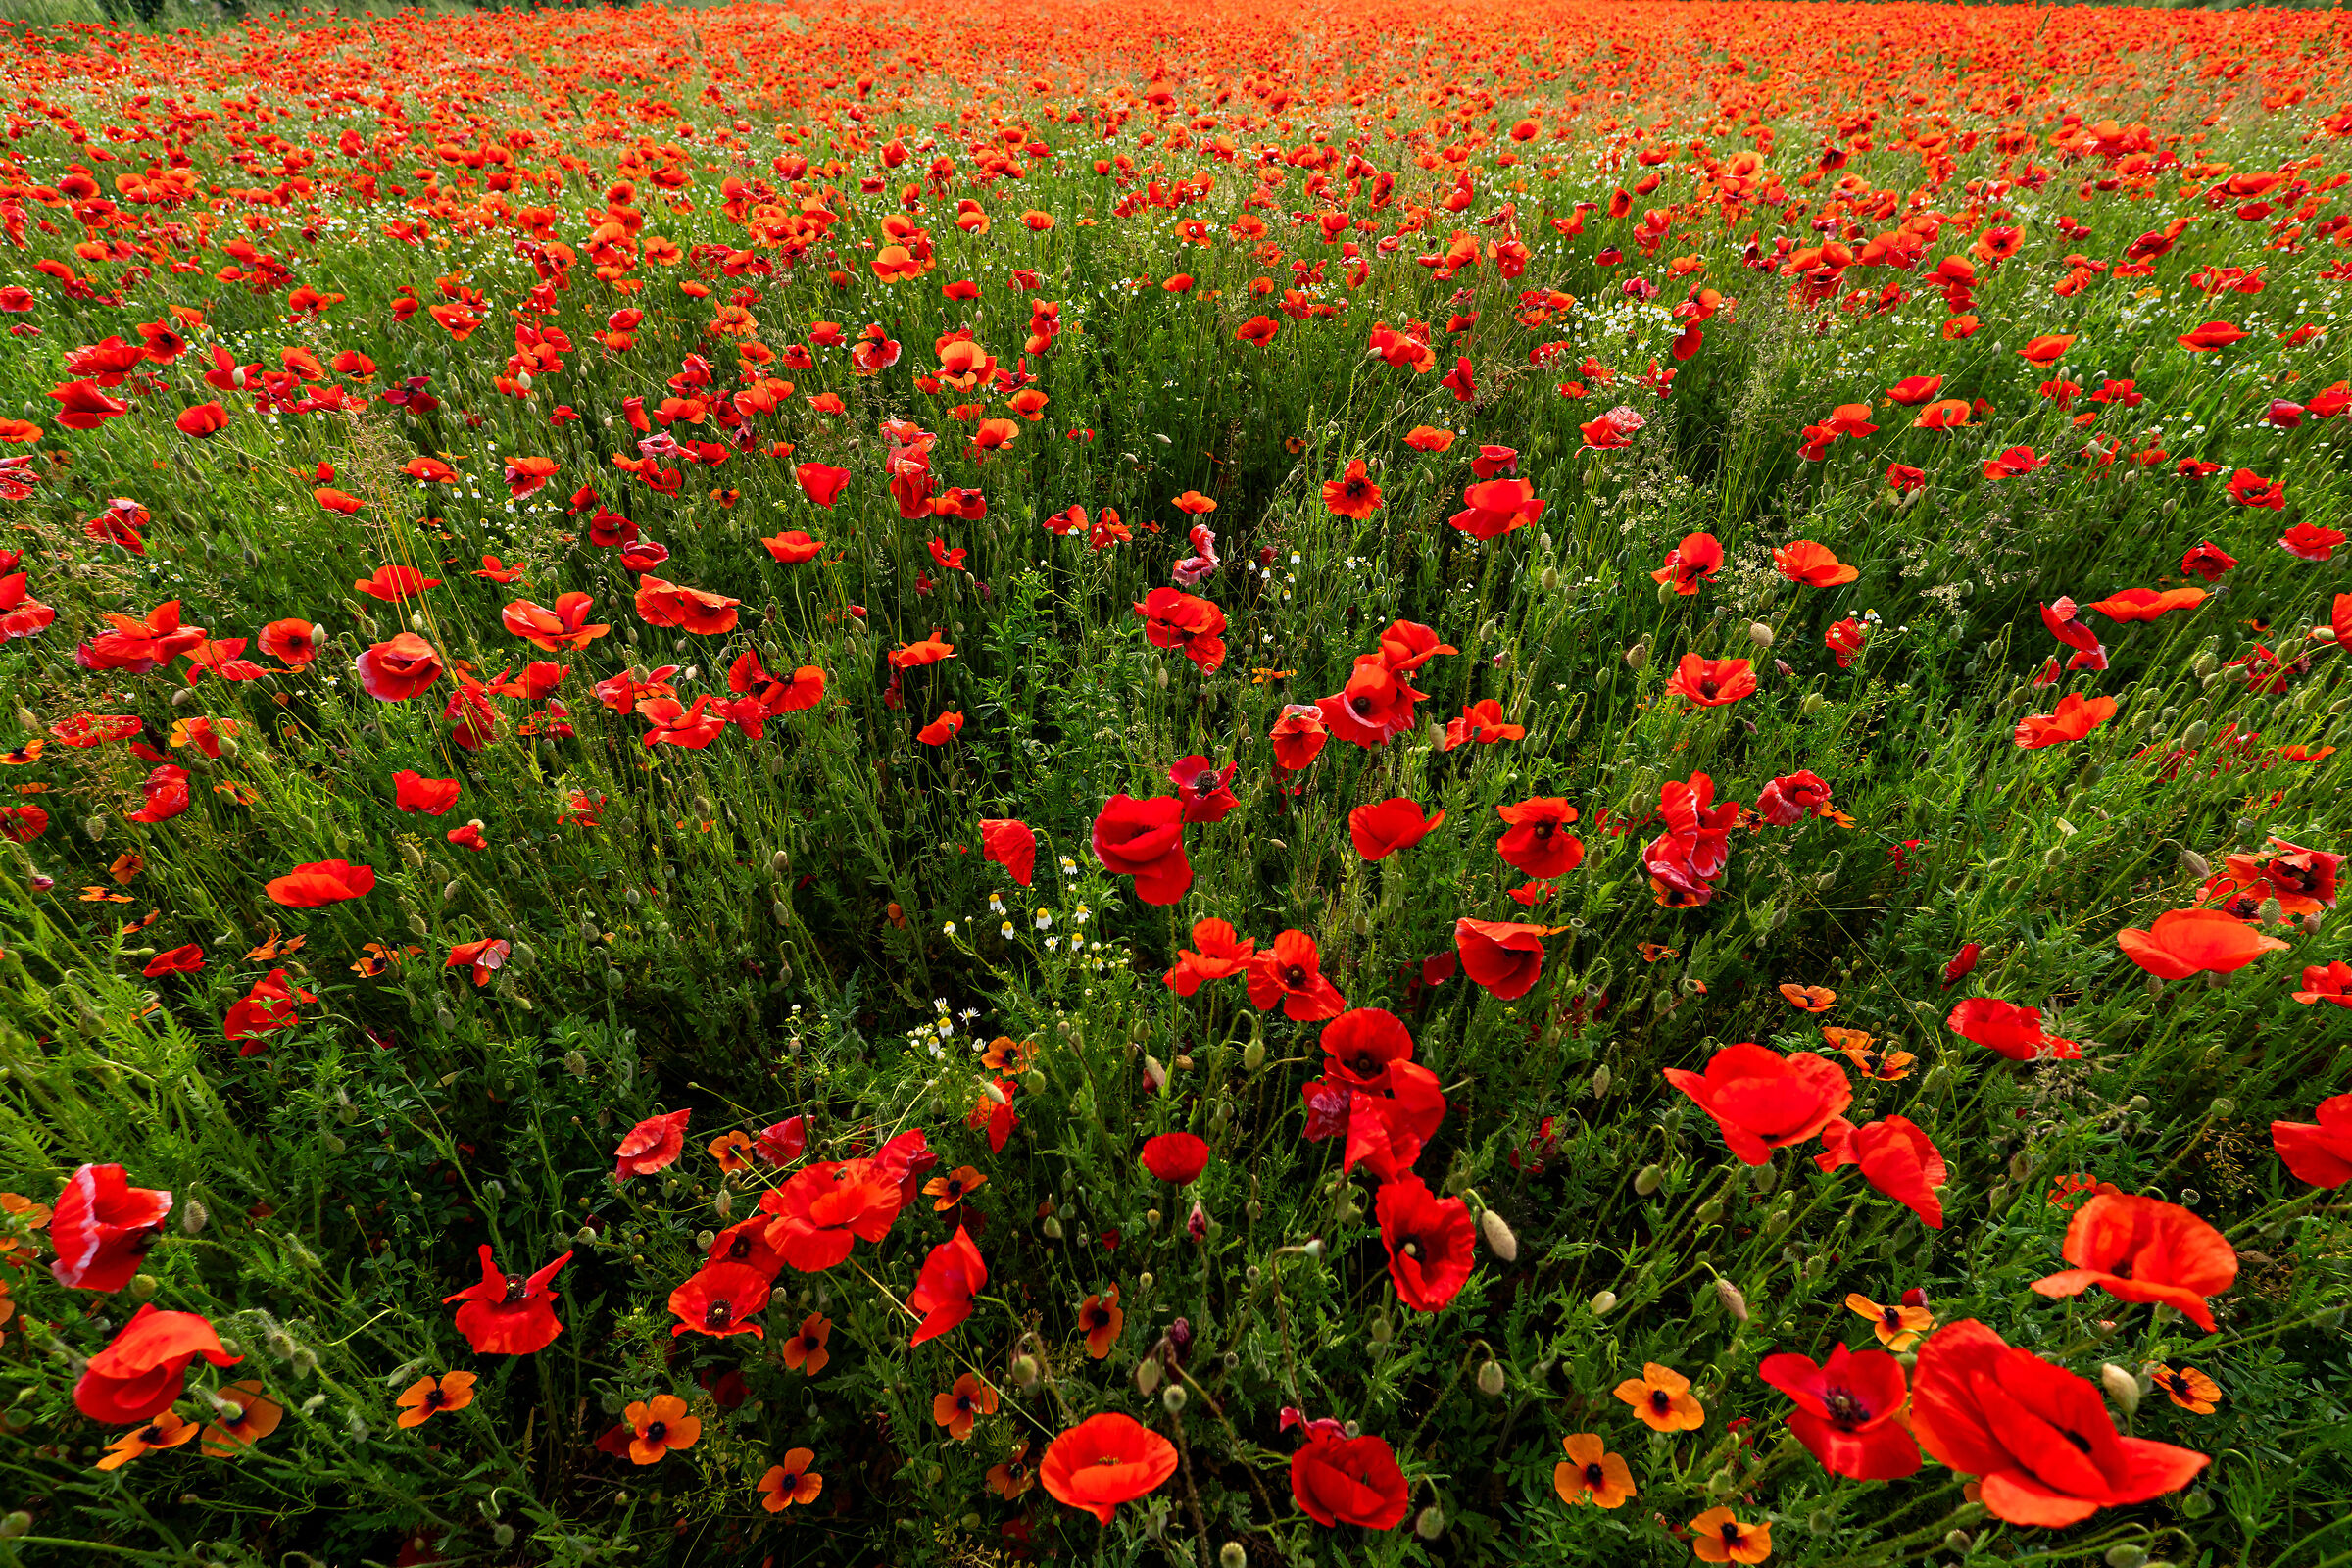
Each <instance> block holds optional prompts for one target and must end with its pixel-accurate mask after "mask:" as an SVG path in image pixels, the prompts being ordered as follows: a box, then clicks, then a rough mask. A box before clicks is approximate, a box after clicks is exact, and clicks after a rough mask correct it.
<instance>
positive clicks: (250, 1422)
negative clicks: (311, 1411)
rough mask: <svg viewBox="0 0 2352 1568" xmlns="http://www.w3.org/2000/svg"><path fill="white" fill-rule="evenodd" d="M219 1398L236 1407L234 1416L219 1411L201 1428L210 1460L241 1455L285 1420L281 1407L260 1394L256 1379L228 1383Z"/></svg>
mask: <svg viewBox="0 0 2352 1568" xmlns="http://www.w3.org/2000/svg"><path fill="white" fill-rule="evenodd" d="M221 1398H223V1399H226V1400H227V1401H228V1402H229V1403H231V1404H233V1405H235V1406H236V1407H237V1413H236V1414H234V1415H230V1414H228V1413H227V1412H226V1411H222V1412H221V1414H219V1415H216V1416H215V1417H214V1418H213V1421H212V1424H211V1425H210V1426H207V1427H206V1428H205V1429H204V1445H203V1447H204V1451H205V1453H206V1454H207V1455H208V1456H210V1457H212V1458H215V1459H226V1458H229V1457H231V1456H232V1455H234V1454H237V1453H239V1452H242V1451H243V1450H244V1449H245V1448H246V1447H247V1446H250V1445H252V1444H256V1443H259V1442H261V1441H262V1439H264V1438H266V1437H268V1436H269V1435H270V1433H272V1432H275V1431H276V1430H277V1424H278V1422H280V1421H282V1420H284V1419H285V1415H286V1412H285V1410H284V1408H283V1407H282V1406H280V1405H279V1404H278V1403H277V1401H276V1400H274V1399H271V1398H269V1397H265V1396H264V1395H263V1393H262V1385H261V1383H260V1382H259V1381H258V1380H256V1379H252V1378H248V1379H246V1380H245V1381H244V1382H242V1383H231V1384H230V1385H229V1386H228V1387H227V1388H225V1389H222V1390H221Z"/></svg>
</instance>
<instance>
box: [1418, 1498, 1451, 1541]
mask: <svg viewBox="0 0 2352 1568" xmlns="http://www.w3.org/2000/svg"><path fill="white" fill-rule="evenodd" d="M1445 1533H1446V1510H1445V1509H1443V1508H1441V1507H1439V1506H1438V1505H1437V1504H1436V1503H1434V1502H1433V1503H1431V1504H1430V1505H1429V1506H1428V1507H1426V1508H1424V1509H1422V1510H1421V1511H1420V1512H1419V1513H1417V1514H1415V1515H1414V1516H1413V1534H1414V1535H1416V1536H1419V1537H1420V1538H1421V1539H1422V1540H1423V1541H1435V1540H1437V1539H1438V1538H1439V1537H1440V1536H1442V1535H1444V1534H1445Z"/></svg>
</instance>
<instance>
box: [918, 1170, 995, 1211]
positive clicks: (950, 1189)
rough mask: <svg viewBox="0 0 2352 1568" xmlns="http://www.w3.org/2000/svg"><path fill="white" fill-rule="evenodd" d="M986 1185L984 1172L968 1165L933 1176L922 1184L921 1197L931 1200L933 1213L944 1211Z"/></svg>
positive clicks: (986, 1180)
mask: <svg viewBox="0 0 2352 1568" xmlns="http://www.w3.org/2000/svg"><path fill="white" fill-rule="evenodd" d="M987 1185H988V1177H987V1175H986V1174H985V1173H984V1172H982V1171H979V1170H976V1169H974V1168H973V1167H971V1166H969V1165H958V1166H956V1168H955V1169H954V1170H952V1171H950V1172H948V1174H946V1175H945V1176H934V1177H932V1178H931V1179H930V1180H929V1181H927V1182H925V1183H923V1196H924V1197H925V1198H928V1199H930V1200H931V1207H932V1209H933V1210H934V1211H945V1210H947V1209H951V1208H954V1207H955V1206H956V1204H957V1203H960V1202H962V1201H964V1200H965V1199H966V1198H969V1197H970V1196H971V1195H972V1194H974V1193H976V1192H978V1191H979V1190H980V1189H981V1188H983V1187H986V1186H987Z"/></svg>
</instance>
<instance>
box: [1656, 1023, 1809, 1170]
mask: <svg viewBox="0 0 2352 1568" xmlns="http://www.w3.org/2000/svg"><path fill="white" fill-rule="evenodd" d="M1665 1073H1666V1081H1667V1082H1668V1083H1670V1084H1672V1085H1673V1086H1674V1087H1675V1088H1677V1089H1680V1090H1681V1091H1682V1092H1683V1093H1684V1094H1686V1095H1689V1096H1690V1097H1691V1099H1692V1100H1693V1101H1695V1102H1697V1103H1698V1108H1699V1109H1701V1110H1703V1111H1705V1112H1706V1113H1707V1114H1708V1115H1709V1116H1712V1117H1713V1118H1714V1119H1715V1125H1716V1126H1718V1127H1720V1128H1722V1129H1723V1141H1724V1143H1725V1144H1726V1145H1727V1146H1729V1148H1730V1149H1731V1152H1733V1153H1734V1154H1736V1155H1738V1156H1739V1158H1740V1160H1741V1161H1742V1162H1744V1163H1746V1164H1749V1165H1761V1164H1763V1163H1764V1162H1765V1161H1766V1160H1768V1159H1770V1158H1771V1157H1772V1152H1773V1151H1774V1150H1776V1149H1788V1148H1790V1147H1792V1146H1794V1145H1797V1144H1801V1143H1803V1142H1805V1141H1806V1140H1807V1139H1809V1138H1811V1137H1813V1136H1814V1135H1815V1134H1817V1133H1819V1132H1820V1131H1821V1130H1822V1129H1823V1128H1824V1127H1827V1126H1828V1125H1829V1124H1830V1121H1831V1119H1832V1118H1833V1117H1836V1116H1838V1115H1839V1114H1841V1113H1842V1112H1843V1111H1844V1110H1845V1107H1846V1106H1847V1105H1849V1104H1851V1103H1853V1099H1854V1086H1853V1085H1852V1083H1850V1082H1849V1081H1847V1079H1846V1076H1845V1072H1844V1069H1842V1068H1840V1067H1838V1065H1837V1064H1836V1063H1835V1062H1832V1061H1829V1060H1827V1059H1825V1058H1824V1057H1821V1056H1816V1055H1814V1054H1812V1053H1811V1052H1804V1051H1800V1052H1798V1053H1796V1054H1793V1055H1789V1056H1783V1055H1781V1054H1779V1053H1778V1052H1774V1051H1768V1050H1766V1049H1765V1048H1764V1047H1762V1046H1758V1045H1752V1044H1748V1043H1746V1042H1742V1043H1741V1044H1740V1045H1736V1046H1726V1047H1725V1048H1724V1049H1723V1050H1721V1051H1718V1052H1717V1053H1715V1054H1714V1055H1713V1056H1711V1057H1709V1058H1708V1059H1707V1068H1706V1071H1705V1072H1704V1073H1703V1074H1702V1073H1695V1072H1689V1071H1686V1070H1684V1069H1683V1068H1680V1067H1669V1068H1667V1069H1665Z"/></svg>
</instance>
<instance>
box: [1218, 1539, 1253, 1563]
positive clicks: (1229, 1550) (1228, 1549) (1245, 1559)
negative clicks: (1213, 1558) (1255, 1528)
mask: <svg viewBox="0 0 2352 1568" xmlns="http://www.w3.org/2000/svg"><path fill="white" fill-rule="evenodd" d="M1249 1565H1250V1553H1249V1552H1248V1551H1247V1550H1245V1549H1244V1548H1243V1546H1242V1544H1241V1543H1240V1542H1238V1541H1228V1542H1227V1543H1225V1544H1223V1545H1222V1546H1219V1547H1218V1548H1217V1568H1249Z"/></svg>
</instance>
